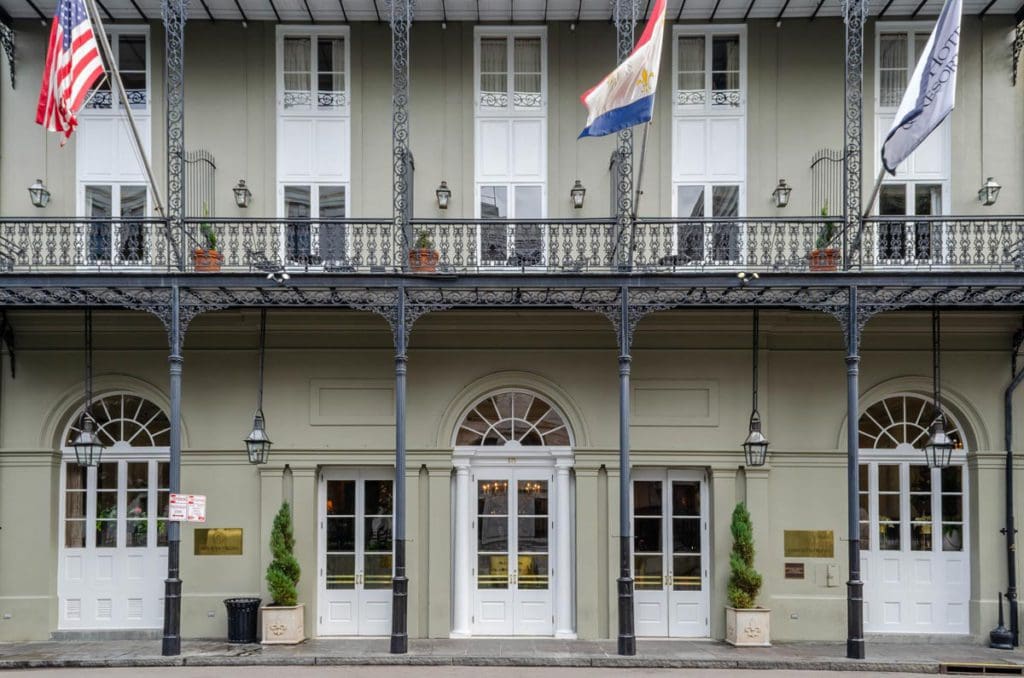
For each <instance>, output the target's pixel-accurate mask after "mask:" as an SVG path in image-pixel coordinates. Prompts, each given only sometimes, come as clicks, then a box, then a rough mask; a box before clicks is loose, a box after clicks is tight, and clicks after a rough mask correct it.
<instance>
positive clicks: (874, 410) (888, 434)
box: [859, 395, 964, 450]
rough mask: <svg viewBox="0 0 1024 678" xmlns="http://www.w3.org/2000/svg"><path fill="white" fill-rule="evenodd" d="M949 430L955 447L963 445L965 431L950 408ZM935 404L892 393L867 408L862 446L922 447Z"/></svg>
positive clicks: (947, 421) (877, 448)
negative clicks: (952, 416) (951, 415)
mask: <svg viewBox="0 0 1024 678" xmlns="http://www.w3.org/2000/svg"><path fill="white" fill-rule="evenodd" d="M944 414H945V415H946V433H948V434H949V437H950V439H951V440H952V441H953V445H954V446H955V449H958V450H959V449H962V448H963V446H964V445H963V435H962V433H961V431H960V428H959V426H958V425H957V423H956V421H955V420H953V419H952V418H951V417H950V416H949V413H948V412H944ZM933 421H935V407H934V406H933V405H932V402H931V401H930V400H927V399H925V398H922V397H920V396H914V395H897V396H890V397H888V398H885V399H883V400H879V401H878V402H877V403H875V404H874V405H872V406H871V407H869V408H867V409H866V410H865V411H864V414H862V415H861V418H860V427H859V428H860V447H861V449H875V450H893V449H896V448H897V447H899V446H901V445H909V446H911V447H913V448H914V449H918V450H919V449H922V448H923V447H924V446H925V444H926V443H927V442H928V436H929V435H930V433H931V432H930V429H931V425H932V422H933Z"/></svg>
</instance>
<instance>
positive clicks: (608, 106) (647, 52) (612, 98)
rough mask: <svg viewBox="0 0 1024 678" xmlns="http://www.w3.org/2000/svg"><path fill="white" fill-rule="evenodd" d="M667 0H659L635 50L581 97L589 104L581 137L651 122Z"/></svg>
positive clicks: (598, 135)
mask: <svg viewBox="0 0 1024 678" xmlns="http://www.w3.org/2000/svg"><path fill="white" fill-rule="evenodd" d="M665 1H666V0H657V2H656V3H655V5H654V11H653V12H652V13H651V18H650V20H649V21H648V22H647V26H646V27H645V28H644V32H643V35H641V36H640V39H639V40H638V41H637V43H636V47H634V48H633V52H632V53H631V54H630V55H629V57H627V58H626V60H625V61H623V62H622V63H621V64H619V67H618V68H616V69H615V70H614V71H612V72H611V73H610V74H608V75H607V76H606V77H605V78H604V80H602V81H601V82H599V83H598V84H597V85H596V86H595V87H593V88H592V89H590V90H588V91H587V92H585V93H584V94H583V96H581V97H580V100H581V101H582V102H583V105H584V106H586V107H587V126H586V127H585V128H583V131H582V132H580V137H581V138H582V137H600V136H604V135H605V134H613V133H614V132H618V131H619V130H620V129H625V128H626V127H632V126H633V125H639V124H641V123H645V122H649V121H650V119H651V116H652V114H653V113H654V92H655V89H657V86H658V68H659V66H660V64H661V39H662V36H663V35H664V34H665Z"/></svg>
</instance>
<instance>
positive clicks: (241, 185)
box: [231, 179, 252, 209]
mask: <svg viewBox="0 0 1024 678" xmlns="http://www.w3.org/2000/svg"><path fill="white" fill-rule="evenodd" d="M231 190H232V191H234V193H235V204H236V205H238V206H239V207H241V208H242V209H245V208H246V207H248V206H249V203H250V202H252V191H250V190H249V187H248V186H246V185H245V179H239V180H238V185H237V186H235V187H234V188H233V189H231Z"/></svg>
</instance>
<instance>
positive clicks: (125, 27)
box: [78, 24, 153, 118]
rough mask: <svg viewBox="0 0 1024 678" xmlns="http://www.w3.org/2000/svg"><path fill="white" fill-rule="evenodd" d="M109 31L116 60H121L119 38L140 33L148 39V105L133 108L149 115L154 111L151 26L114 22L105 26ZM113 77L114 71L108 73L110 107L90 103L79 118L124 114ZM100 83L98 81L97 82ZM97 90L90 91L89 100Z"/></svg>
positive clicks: (83, 107) (137, 114) (138, 112)
mask: <svg viewBox="0 0 1024 678" xmlns="http://www.w3.org/2000/svg"><path fill="white" fill-rule="evenodd" d="M104 28H105V29H106V32H107V39H108V40H109V42H110V51H111V52H112V53H113V57H114V60H115V62H117V61H120V54H121V43H120V40H118V38H120V37H121V36H122V35H139V36H142V37H143V38H145V40H146V50H145V54H146V106H145V107H144V108H133V109H132V113H134V114H135V115H136V116H149V115H152V112H153V54H152V49H153V42H152V39H151V38H150V34H149V26H148V25H146V24H114V25H111V26H106V25H105V26H104ZM112 77H113V73H107V75H106V78H107V83H108V85H109V86H110V96H111V103H110V108H89V107H88V105H85V106H82V108H81V110H80V111H79V112H78V117H79V118H84V117H92V116H109V115H111V114H116V115H122V114H121V113H120V111H122V110H123V109H122V108H121V97H120V95H119V94H118V93H117V90H116V88H115V87H114V83H112V82H110V79H111V78H112ZM97 84H98V82H97ZM95 91H96V89H95V88H93V89H92V90H90V91H89V96H87V97H86V101H88V99H89V97H91V96H92V94H93V93H94V92H95Z"/></svg>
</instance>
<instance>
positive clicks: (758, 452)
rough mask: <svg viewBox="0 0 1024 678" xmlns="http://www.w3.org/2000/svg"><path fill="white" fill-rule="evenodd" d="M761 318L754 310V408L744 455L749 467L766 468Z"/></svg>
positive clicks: (744, 444) (744, 446)
mask: <svg viewBox="0 0 1024 678" xmlns="http://www.w3.org/2000/svg"><path fill="white" fill-rule="evenodd" d="M760 330H761V327H760V317H759V314H758V309H756V308H755V309H754V341H753V344H754V346H753V360H752V363H753V378H752V384H753V401H754V402H753V408H752V411H751V413H750V426H749V427H748V432H747V439H746V440H744V441H743V455H744V457H746V462H747V466H764V464H765V461H766V460H767V459H768V439H767V438H766V437H765V436H764V433H762V432H761V414H760V413H759V412H758V411H757V365H758V353H759V352H760Z"/></svg>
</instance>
